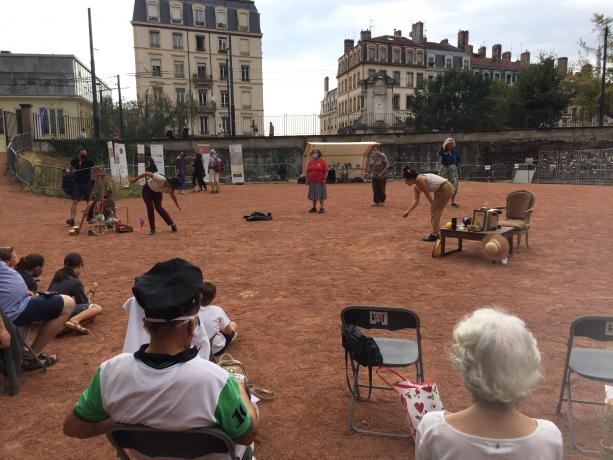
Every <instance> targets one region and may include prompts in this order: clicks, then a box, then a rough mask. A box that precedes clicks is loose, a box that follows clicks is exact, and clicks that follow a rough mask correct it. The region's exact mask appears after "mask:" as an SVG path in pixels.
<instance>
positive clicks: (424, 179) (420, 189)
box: [402, 165, 453, 241]
mask: <svg viewBox="0 0 613 460" xmlns="http://www.w3.org/2000/svg"><path fill="white" fill-rule="evenodd" d="M402 177H403V178H404V182H405V183H406V184H407V185H415V201H414V202H413V204H412V205H411V207H410V208H409V209H408V210H407V212H405V213H404V214H403V215H402V217H404V218H407V217H409V214H411V213H412V212H413V210H414V209H415V208H416V207H417V205H418V204H419V197H420V195H421V194H422V193H423V194H424V195H425V197H426V199H427V200H428V201H429V202H430V223H431V224H432V233H431V234H430V235H428V236H426V237H425V238H422V240H423V241H436V240H438V238H439V236H438V230H439V228H440V223H441V215H442V214H443V209H445V206H447V203H448V202H449V200H450V199H451V195H453V186H452V185H451V182H449V181H448V180H447V179H445V178H444V177H441V176H437V175H436V174H417V171H415V170H414V169H413V168H411V167H410V166H408V165H407V166H405V167H404V168H402ZM431 193H432V194H434V197H432V196H430V194H431Z"/></svg>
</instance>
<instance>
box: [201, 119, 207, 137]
mask: <svg viewBox="0 0 613 460" xmlns="http://www.w3.org/2000/svg"><path fill="white" fill-rule="evenodd" d="M200 134H209V117H200Z"/></svg>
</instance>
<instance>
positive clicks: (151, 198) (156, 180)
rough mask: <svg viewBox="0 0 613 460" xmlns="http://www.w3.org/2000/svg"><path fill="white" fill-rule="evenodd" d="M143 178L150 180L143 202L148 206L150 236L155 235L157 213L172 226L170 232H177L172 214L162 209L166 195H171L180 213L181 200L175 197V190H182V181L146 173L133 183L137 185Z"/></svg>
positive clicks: (136, 178) (144, 192)
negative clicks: (164, 195)
mask: <svg viewBox="0 0 613 460" xmlns="http://www.w3.org/2000/svg"><path fill="white" fill-rule="evenodd" d="M143 177H146V178H148V179H149V180H148V181H147V182H146V183H145V185H144V186H143V193H142V197H143V201H144V202H145V205H146V206H147V218H148V219H149V235H155V212H154V210H155V211H157V212H158V214H159V215H160V217H161V218H162V219H164V222H166V225H169V226H170V230H171V231H172V232H173V233H174V232H176V231H177V224H175V223H174V221H173V220H172V217H170V214H168V212H167V211H166V210H165V209H164V208H163V207H162V198H163V194H164V193H169V194H170V198H172V201H174V202H175V205H176V206H177V209H178V210H179V211H180V210H181V206H179V200H177V197H176V195H175V190H176V189H178V188H181V186H182V185H183V183H182V181H181V179H179V178H178V177H172V178H170V179H166V177H164V176H162V175H161V174H159V173H150V172H145V173H143V174H141V175H140V176H138V177H135V178H134V179H132V183H135V182H137V181H139V180H140V179H142V178H143Z"/></svg>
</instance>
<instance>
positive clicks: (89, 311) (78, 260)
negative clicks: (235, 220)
mask: <svg viewBox="0 0 613 460" xmlns="http://www.w3.org/2000/svg"><path fill="white" fill-rule="evenodd" d="M83 267H84V265H83V257H81V254H79V253H76V252H71V253H70V254H68V255H66V257H64V266H63V267H62V268H60V269H59V270H58V271H57V272H55V275H53V279H52V280H51V284H50V285H49V292H58V293H60V294H64V295H68V296H70V297H72V298H73V299H74V300H75V302H76V306H75V308H74V310H73V311H72V312H71V315H70V319H69V320H68V321H66V324H65V328H66V329H69V330H70V331H75V332H78V333H79V334H89V329H87V328H86V327H83V325H82V323H84V324H87V323H89V322H92V321H93V320H94V318H95V317H96V316H98V315H99V314H100V313H101V312H102V307H101V306H100V305H97V304H93V303H91V299H90V298H89V297H88V296H86V295H85V288H84V287H83V283H82V282H81V280H80V279H79V277H80V276H81V273H82V272H83ZM97 287H98V283H93V284H92V287H91V288H90V289H89V291H88V292H89V294H90V295H91V296H92V298H93V295H94V294H95V291H96V288H97Z"/></svg>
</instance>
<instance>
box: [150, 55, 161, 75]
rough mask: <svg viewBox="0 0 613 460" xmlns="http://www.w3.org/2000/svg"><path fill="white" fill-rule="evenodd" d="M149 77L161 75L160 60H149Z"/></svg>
mask: <svg viewBox="0 0 613 460" xmlns="http://www.w3.org/2000/svg"><path fill="white" fill-rule="evenodd" d="M151 75H153V76H156V77H160V76H161V75H162V61H161V60H160V59H151Z"/></svg>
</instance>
